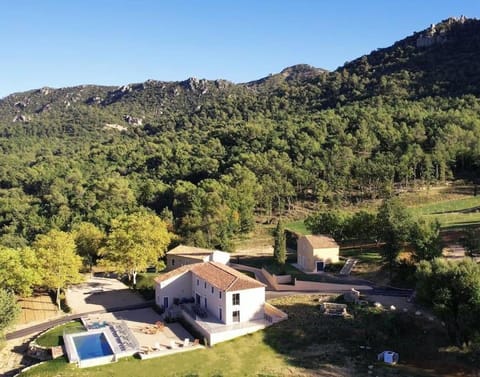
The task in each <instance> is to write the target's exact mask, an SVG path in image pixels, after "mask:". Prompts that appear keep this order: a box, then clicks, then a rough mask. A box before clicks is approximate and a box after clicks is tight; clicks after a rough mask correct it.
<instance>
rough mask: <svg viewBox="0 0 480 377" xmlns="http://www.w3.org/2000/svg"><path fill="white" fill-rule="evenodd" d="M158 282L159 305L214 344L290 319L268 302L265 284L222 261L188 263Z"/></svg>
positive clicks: (157, 298) (156, 299)
mask: <svg viewBox="0 0 480 377" xmlns="http://www.w3.org/2000/svg"><path fill="white" fill-rule="evenodd" d="M155 281H156V286H155V301H156V304H157V305H158V306H160V307H163V308H164V309H165V310H166V313H169V314H173V315H175V316H179V317H182V318H183V319H184V320H186V321H187V322H189V323H190V324H191V325H192V326H193V327H194V328H195V329H196V330H197V331H198V332H200V333H201V334H202V335H203V336H204V337H205V339H206V340H207V341H208V344H210V345H213V344H215V343H218V342H222V341H225V340H229V339H232V338H235V337H237V336H241V335H244V334H248V333H252V332H255V331H257V330H260V329H263V328H265V327H266V326H268V325H270V324H272V323H274V322H278V321H279V320H282V319H285V318H286V315H285V314H284V313H283V312H281V311H280V310H278V309H276V308H275V307H273V306H271V305H269V304H266V303H265V285H264V284H262V283H260V282H259V281H257V280H255V279H252V278H250V277H248V276H247V275H245V274H243V273H241V272H238V271H236V270H234V269H233V268H231V267H228V266H226V265H224V264H222V263H218V262H203V263H196V264H189V265H184V266H182V267H179V268H176V269H175V270H172V271H170V272H167V273H165V274H163V275H160V276H159V277H157V278H156V279H155Z"/></svg>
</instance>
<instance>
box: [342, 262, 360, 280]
mask: <svg viewBox="0 0 480 377" xmlns="http://www.w3.org/2000/svg"><path fill="white" fill-rule="evenodd" d="M357 262H358V260H357V259H353V258H348V259H347V261H346V262H345V265H344V266H343V267H342V269H341V270H340V275H343V276H348V275H350V272H352V269H353V267H355V265H356V264H357Z"/></svg>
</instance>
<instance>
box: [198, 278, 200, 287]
mask: <svg viewBox="0 0 480 377" xmlns="http://www.w3.org/2000/svg"><path fill="white" fill-rule="evenodd" d="M199 285H200V280H198V279H197V287H198V286H199Z"/></svg>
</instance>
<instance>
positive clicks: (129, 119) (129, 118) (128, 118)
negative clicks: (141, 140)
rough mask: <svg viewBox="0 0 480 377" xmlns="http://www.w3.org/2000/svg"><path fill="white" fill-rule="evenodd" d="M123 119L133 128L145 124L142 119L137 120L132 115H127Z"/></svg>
mask: <svg viewBox="0 0 480 377" xmlns="http://www.w3.org/2000/svg"><path fill="white" fill-rule="evenodd" d="M123 119H124V120H125V122H127V123H128V124H130V125H132V126H141V125H142V123H143V119H142V118H136V117H133V116H131V115H125V116H124V117H123Z"/></svg>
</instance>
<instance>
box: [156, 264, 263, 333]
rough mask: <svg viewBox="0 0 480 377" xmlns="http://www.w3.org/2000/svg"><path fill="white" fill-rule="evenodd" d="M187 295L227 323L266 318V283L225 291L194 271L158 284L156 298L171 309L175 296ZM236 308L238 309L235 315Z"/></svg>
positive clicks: (164, 306)
mask: <svg viewBox="0 0 480 377" xmlns="http://www.w3.org/2000/svg"><path fill="white" fill-rule="evenodd" d="M234 296H236V297H235V299H234ZM183 298H186V299H190V298H193V299H194V300H195V301H194V302H195V304H196V305H198V306H199V307H200V308H203V309H205V310H206V311H207V312H208V313H209V314H210V315H211V316H212V317H215V318H216V319H217V320H218V321H220V322H222V323H224V324H226V325H230V324H233V323H237V322H248V321H252V320H259V319H263V318H264V305H265V287H259V288H251V289H245V290H239V291H224V290H221V289H218V288H217V287H215V286H213V285H212V284H210V283H209V282H208V281H206V280H204V279H202V278H201V277H199V276H197V275H196V274H195V273H194V272H192V271H187V272H185V273H183V274H181V275H177V276H174V277H172V278H170V279H168V280H165V281H163V282H161V283H157V284H156V286H155V302H156V304H157V305H158V306H161V307H163V308H165V309H168V308H169V307H171V306H172V305H173V303H174V299H179V300H181V299H183ZM234 312H237V313H236V314H235V317H234Z"/></svg>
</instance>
